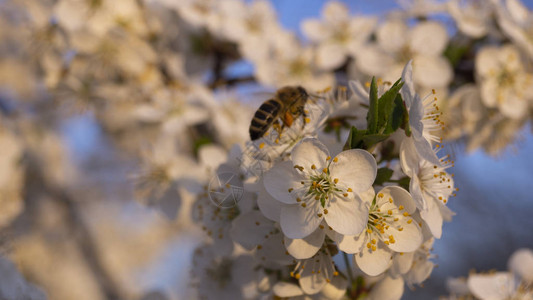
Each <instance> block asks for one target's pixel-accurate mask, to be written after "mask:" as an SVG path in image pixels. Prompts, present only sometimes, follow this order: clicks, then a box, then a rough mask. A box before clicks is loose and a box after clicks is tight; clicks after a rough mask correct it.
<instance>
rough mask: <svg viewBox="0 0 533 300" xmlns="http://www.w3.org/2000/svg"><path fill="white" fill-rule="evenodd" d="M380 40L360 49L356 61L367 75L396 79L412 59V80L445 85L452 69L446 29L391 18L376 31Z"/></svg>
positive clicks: (451, 73) (429, 22)
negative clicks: (410, 25) (445, 51)
mask: <svg viewBox="0 0 533 300" xmlns="http://www.w3.org/2000/svg"><path fill="white" fill-rule="evenodd" d="M376 36H377V37H376V38H377V41H376V42H375V43H370V44H368V45H367V46H365V47H363V48H361V50H360V51H359V52H358V55H357V59H356V61H355V63H356V65H357V67H358V68H359V69H360V70H361V71H363V72H364V73H365V74H368V75H372V76H379V77H381V78H382V79H383V80H385V81H390V82H395V81H396V80H397V79H398V77H400V74H401V73H402V69H403V68H404V66H405V65H406V64H407V63H408V62H409V61H410V60H413V65H414V71H413V81H414V83H416V85H417V86H420V87H423V88H424V87H425V88H439V87H446V86H448V84H449V83H450V82H451V80H452V79H453V70H452V67H451V65H450V63H449V62H448V60H446V59H445V58H444V57H443V56H442V53H443V51H444V49H445V47H446V44H447V43H448V34H447V33H446V29H445V28H444V26H442V25H441V24H440V23H437V22H433V21H426V22H420V23H418V24H417V25H415V26H414V27H413V28H409V27H408V26H407V24H405V22H404V21H403V20H401V19H389V20H387V21H386V22H385V23H383V24H382V25H381V26H380V27H379V28H378V30H377V32H376Z"/></svg>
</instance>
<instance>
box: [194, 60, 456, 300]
mask: <svg viewBox="0 0 533 300" xmlns="http://www.w3.org/2000/svg"><path fill="white" fill-rule="evenodd" d="M402 76H403V78H402V82H400V81H398V82H396V83H395V84H394V85H392V86H391V87H390V89H388V90H387V89H385V88H383V87H382V88H380V89H379V90H380V92H379V93H378V87H377V82H376V81H373V82H372V84H371V85H370V87H369V88H370V89H369V90H368V89H367V90H366V95H367V97H369V100H368V103H369V104H370V105H369V106H370V107H369V108H368V109H366V108H365V107H363V106H358V105H357V104H354V103H356V101H357V100H356V98H357V97H358V96H357V95H358V94H360V92H361V91H352V92H351V93H350V95H351V96H349V97H348V96H347V92H346V91H345V90H344V89H339V91H338V92H337V93H333V92H331V91H325V92H324V91H322V92H318V93H317V95H316V96H315V97H316V98H317V99H318V100H316V101H310V102H309V103H307V105H306V106H305V110H306V111H307V116H308V117H307V119H306V120H303V121H302V123H294V124H293V125H292V126H291V127H290V128H287V130H285V131H283V132H278V131H277V130H275V129H271V130H270V131H267V133H266V134H265V136H264V137H262V138H260V139H258V140H256V141H253V142H247V145H246V147H245V148H244V150H242V151H240V153H237V155H234V156H230V157H228V160H227V161H222V162H220V164H219V166H218V168H217V170H216V174H224V173H226V172H233V174H234V177H235V178H236V179H235V180H234V181H231V180H222V178H217V179H218V180H222V182H221V184H220V183H219V185H217V186H216V187H213V186H212V185H211V184H207V183H206V186H205V190H204V192H201V193H199V195H198V199H197V201H196V203H195V205H194V208H193V215H194V216H195V220H197V221H199V222H200V224H201V226H202V228H203V229H204V231H205V232H206V234H207V236H208V240H209V241H208V244H207V245H203V246H201V247H200V248H198V250H197V252H196V253H195V256H194V257H195V263H194V266H193V274H194V278H195V279H196V282H197V284H198V287H199V290H200V295H201V296H205V297H206V298H208V299H215V298H217V297H219V296H220V295H227V296H228V297H230V296H229V295H231V298H235V299H236V298H246V299H249V298H257V297H259V298H262V297H267V298H268V297H272V296H277V297H282V298H287V297H288V298H293V297H294V298H298V297H311V298H314V297H318V298H321V299H322V298H327V299H341V298H343V297H344V296H345V295H351V296H353V295H361V294H362V293H365V294H368V295H367V296H368V297H369V298H370V299H399V298H400V297H401V296H402V294H403V289H404V285H405V284H408V285H409V286H412V285H417V284H421V283H422V282H423V281H424V280H425V279H427V278H428V277H429V276H430V274H431V271H432V269H433V267H434V264H433V263H432V262H431V261H430V258H431V254H430V250H431V247H432V244H433V241H434V238H440V237H441V234H442V224H443V221H444V220H446V221H449V220H450V219H451V216H452V215H453V213H452V212H451V211H450V210H449V209H448V208H447V207H446V203H447V201H448V199H449V197H451V196H454V191H455V189H454V182H453V179H452V176H451V175H450V174H448V173H447V172H446V169H447V168H448V167H449V166H450V165H451V164H452V162H450V161H449V160H447V159H446V158H438V156H437V152H438V150H439V147H440V144H438V143H436V141H439V139H438V138H437V137H436V136H435V134H436V132H437V131H438V130H440V128H441V125H440V121H439V120H440V112H438V111H437V110H436V108H435V106H434V105H435V104H434V103H435V101H436V100H435V99H434V95H433V94H432V93H430V94H429V95H428V96H426V97H420V96H419V94H417V93H416V92H415V91H414V80H413V78H412V65H411V63H410V62H409V63H408V64H407V65H406V66H405V68H404V70H403V72H402ZM352 86H355V87H362V85H361V84H359V83H356V82H354V83H353V84H352ZM378 96H379V100H378ZM350 102H351V103H352V105H353V107H354V109H353V111H347V110H346V107H347V106H350V105H349V103H350ZM378 106H380V108H379V109H378ZM339 109H340V110H342V112H343V113H347V114H349V115H352V116H355V115H357V114H361V113H360V112H358V111H360V110H363V111H365V112H367V117H366V122H363V123H365V124H364V125H363V126H362V127H360V128H356V127H352V129H351V133H350V135H349V137H348V139H347V141H346V143H344V140H340V139H337V138H335V136H334V135H332V134H327V133H323V132H321V131H322V129H323V128H324V126H326V122H324V120H328V119H330V118H331V117H332V116H335V114H336V113H338V110H339ZM373 113H375V116H372V114H373ZM407 119H408V120H409V121H402V120H407ZM401 122H403V124H400V123H401ZM358 123H361V121H360V120H359V122H358ZM402 128H403V129H402ZM396 143H397V145H396V147H394V145H395V144H396ZM390 144H392V148H396V151H394V150H392V151H391V149H389V148H390V147H387V146H385V145H389V146H390ZM235 152H238V151H235ZM376 158H377V160H376ZM228 190H231V191H232V192H231V194H230V193H229V192H228ZM224 191H226V194H227V195H231V196H232V197H233V198H232V197H229V198H225V201H230V202H231V203H233V204H234V205H232V206H230V207H224V206H223V205H222V204H224V203H223V202H219V201H217V200H214V199H213V197H214V195H215V194H224ZM226 203H227V202H226ZM237 246H238V247H237ZM341 256H344V258H345V263H346V265H344V264H342V265H339V262H338V260H339V259H338V257H341ZM354 274H355V275H354ZM355 276H357V277H355ZM213 281H214V283H213ZM209 282H211V283H210V284H209ZM351 296H350V297H351Z"/></svg>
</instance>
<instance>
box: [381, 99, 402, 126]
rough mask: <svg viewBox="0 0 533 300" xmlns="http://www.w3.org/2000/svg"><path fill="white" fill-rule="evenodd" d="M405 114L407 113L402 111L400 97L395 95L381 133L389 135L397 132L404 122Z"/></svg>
mask: <svg viewBox="0 0 533 300" xmlns="http://www.w3.org/2000/svg"><path fill="white" fill-rule="evenodd" d="M405 113H407V110H405V109H404V105H403V100H402V96H401V95H400V94H397V95H396V98H394V102H393V105H392V109H391V111H390V116H389V120H388V122H387V125H386V127H385V130H384V132H383V133H387V134H389V133H393V132H395V131H396V130H398V128H400V126H401V125H402V123H403V121H404V114H405Z"/></svg>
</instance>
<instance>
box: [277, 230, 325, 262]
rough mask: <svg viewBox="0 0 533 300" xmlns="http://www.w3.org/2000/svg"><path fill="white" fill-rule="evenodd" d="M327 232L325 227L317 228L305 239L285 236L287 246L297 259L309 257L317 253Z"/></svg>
mask: <svg viewBox="0 0 533 300" xmlns="http://www.w3.org/2000/svg"><path fill="white" fill-rule="evenodd" d="M325 236H326V233H325V232H324V229H320V228H317V229H316V230H315V231H314V232H313V233H311V234H310V235H308V236H306V237H305V238H303V239H290V238H288V237H285V238H284V241H285V248H286V249H287V251H289V253H290V254H291V255H292V256H294V258H297V259H307V258H310V257H311V256H313V255H315V254H316V253H317V252H318V250H319V249H320V247H322V244H323V243H324V237H325Z"/></svg>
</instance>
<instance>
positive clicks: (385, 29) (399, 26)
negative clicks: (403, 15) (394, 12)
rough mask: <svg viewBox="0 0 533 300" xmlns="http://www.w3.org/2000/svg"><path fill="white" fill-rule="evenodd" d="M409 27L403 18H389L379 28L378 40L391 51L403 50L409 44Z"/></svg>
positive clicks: (384, 47)
mask: <svg viewBox="0 0 533 300" xmlns="http://www.w3.org/2000/svg"><path fill="white" fill-rule="evenodd" d="M408 31H409V28H407V25H406V24H405V22H404V21H403V20H399V19H396V20H387V21H386V22H385V23H383V24H382V25H381V26H380V27H379V28H378V30H377V32H376V35H377V41H378V43H379V45H380V46H381V47H382V48H383V49H385V50H386V51H388V52H390V53H396V52H399V51H401V50H402V48H403V47H404V46H405V45H406V44H407V40H406V38H405V37H406V36H408Z"/></svg>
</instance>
